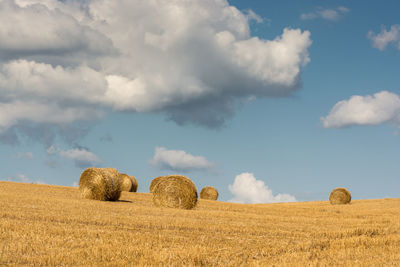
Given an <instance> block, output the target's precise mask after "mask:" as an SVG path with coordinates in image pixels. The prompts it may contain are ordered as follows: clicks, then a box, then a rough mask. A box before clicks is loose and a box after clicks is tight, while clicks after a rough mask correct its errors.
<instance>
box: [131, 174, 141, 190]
mask: <svg viewBox="0 0 400 267" xmlns="http://www.w3.org/2000/svg"><path fill="white" fill-rule="evenodd" d="M129 178H131V181H132V188H131V192H137V189H138V187H139V184H138V181H137V179H136V178H135V177H133V176H129Z"/></svg>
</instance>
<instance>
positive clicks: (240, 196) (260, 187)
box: [229, 172, 296, 203]
mask: <svg viewBox="0 0 400 267" xmlns="http://www.w3.org/2000/svg"><path fill="white" fill-rule="evenodd" d="M229 191H231V193H232V195H233V199H231V200H230V201H232V202H238V203H275V202H294V201H296V198H295V197H294V196H292V195H289V194H277V195H273V194H272V190H271V189H269V188H268V186H267V185H266V184H265V183H264V182H263V181H261V180H257V179H256V178H255V177H254V174H252V173H248V172H245V173H242V174H239V175H237V176H236V177H235V181H234V182H233V184H232V185H229Z"/></svg>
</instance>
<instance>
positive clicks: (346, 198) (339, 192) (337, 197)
mask: <svg viewBox="0 0 400 267" xmlns="http://www.w3.org/2000/svg"><path fill="white" fill-rule="evenodd" d="M350 201H351V194H350V192H349V191H348V190H347V189H346V188H343V187H338V188H335V189H333V191H332V192H331V194H330V195H329V202H331V204H332V205H338V204H348V203H350Z"/></svg>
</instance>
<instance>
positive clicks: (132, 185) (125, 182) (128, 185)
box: [119, 173, 138, 192]
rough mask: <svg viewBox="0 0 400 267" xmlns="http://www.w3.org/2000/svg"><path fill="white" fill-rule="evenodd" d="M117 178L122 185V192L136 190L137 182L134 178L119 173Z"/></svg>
mask: <svg viewBox="0 0 400 267" xmlns="http://www.w3.org/2000/svg"><path fill="white" fill-rule="evenodd" d="M119 178H120V179H121V183H122V191H127V192H136V191H137V188H138V182H137V180H136V178H135V177H133V176H131V175H128V174H125V173H121V174H120V175H119Z"/></svg>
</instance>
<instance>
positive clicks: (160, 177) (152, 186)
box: [149, 176, 165, 193]
mask: <svg viewBox="0 0 400 267" xmlns="http://www.w3.org/2000/svg"><path fill="white" fill-rule="evenodd" d="M164 177H165V176H158V177H156V178H154V179H153V180H152V181H151V183H150V188H149V190H150V193H153V190H154V187H155V186H156V185H157V184H158V182H159V181H160V180H161V179H162V178H164Z"/></svg>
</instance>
